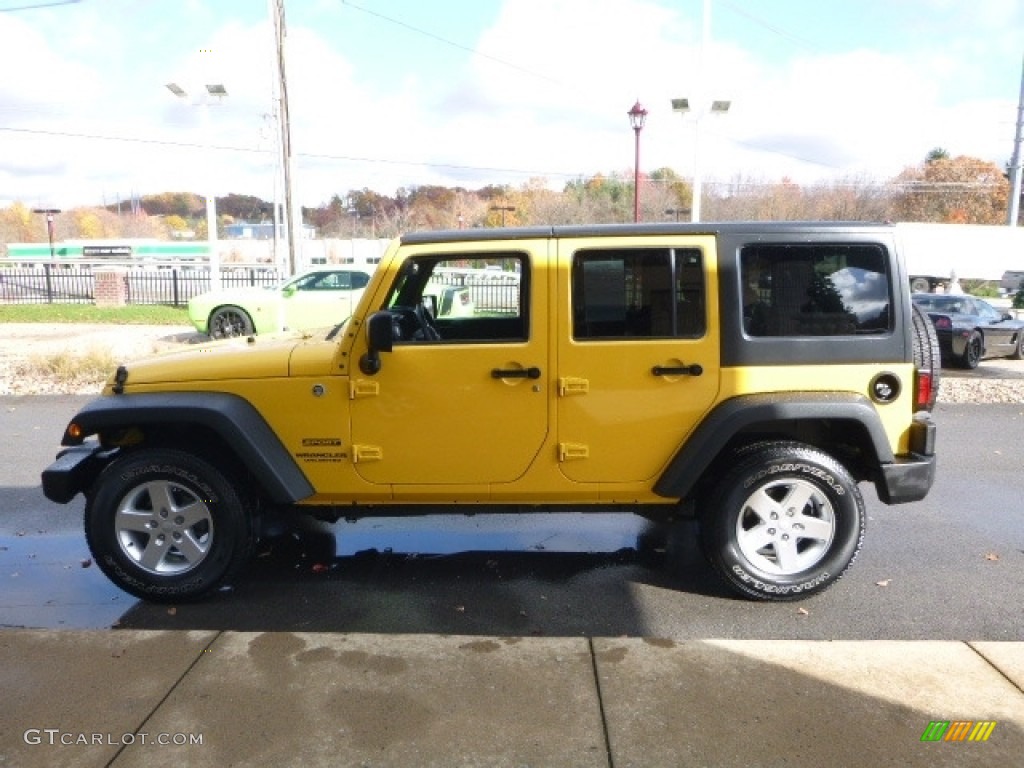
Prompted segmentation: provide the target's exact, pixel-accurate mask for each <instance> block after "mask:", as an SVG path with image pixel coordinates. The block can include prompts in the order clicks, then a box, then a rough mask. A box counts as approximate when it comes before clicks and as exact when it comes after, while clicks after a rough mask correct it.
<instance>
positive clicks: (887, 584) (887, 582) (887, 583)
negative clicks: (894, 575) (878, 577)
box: [875, 579, 892, 587]
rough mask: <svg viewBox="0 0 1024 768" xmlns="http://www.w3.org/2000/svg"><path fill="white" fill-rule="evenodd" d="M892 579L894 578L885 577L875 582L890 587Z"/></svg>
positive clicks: (880, 585)
mask: <svg viewBox="0 0 1024 768" xmlns="http://www.w3.org/2000/svg"><path fill="white" fill-rule="evenodd" d="M890 581H892V579H883V580H882V581H876V582H875V584H876V585H878V586H879V587H888V586H889V582H890Z"/></svg>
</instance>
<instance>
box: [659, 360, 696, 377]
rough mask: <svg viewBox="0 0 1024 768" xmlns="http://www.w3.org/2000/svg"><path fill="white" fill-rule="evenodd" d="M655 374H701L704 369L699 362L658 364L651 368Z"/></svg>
mask: <svg viewBox="0 0 1024 768" xmlns="http://www.w3.org/2000/svg"><path fill="white" fill-rule="evenodd" d="M651 373H653V374H654V375H655V376H700V375H701V374H702V373H704V369H703V368H702V367H701V366H699V365H698V364H697V363H694V364H693V365H656V366H654V367H653V368H651Z"/></svg>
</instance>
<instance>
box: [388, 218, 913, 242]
mask: <svg viewBox="0 0 1024 768" xmlns="http://www.w3.org/2000/svg"><path fill="white" fill-rule="evenodd" d="M892 228H893V225H892V224H889V223H882V222H865V221H723V222H701V223H696V224H692V223H683V222H661V223H657V224H567V225H559V226H546V227H508V228H501V227H496V228H487V229H483V228H480V229H441V230H423V231H419V232H408V233H406V234H404V235H402V238H401V241H402V243H408V244H425V243H457V242H469V241H474V240H477V241H479V240H536V239H542V238H570V237H629V236H634V235H724V234H733V235H751V234H761V235H769V234H785V233H787V232H791V233H794V234H796V233H803V234H811V233H816V232H833V233H838V232H851V231H865V230H872V229H874V230H878V229H892Z"/></svg>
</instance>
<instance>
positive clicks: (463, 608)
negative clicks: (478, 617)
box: [455, 605, 466, 613]
mask: <svg viewBox="0 0 1024 768" xmlns="http://www.w3.org/2000/svg"><path fill="white" fill-rule="evenodd" d="M455 610H456V611H457V612H459V613H465V612H466V606H464V605H456V606H455Z"/></svg>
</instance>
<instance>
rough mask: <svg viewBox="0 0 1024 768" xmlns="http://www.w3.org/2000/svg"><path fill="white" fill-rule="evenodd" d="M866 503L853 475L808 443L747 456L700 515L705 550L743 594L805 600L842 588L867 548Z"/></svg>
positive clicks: (777, 446)
mask: <svg viewBox="0 0 1024 768" xmlns="http://www.w3.org/2000/svg"><path fill="white" fill-rule="evenodd" d="M865 519H866V515H865V511H864V499H863V497H862V496H861V494H860V490H859V489H858V488H857V484H856V482H855V481H854V480H853V478H852V477H851V476H850V474H849V472H847V471H846V469H845V468H843V467H842V465H840V464H839V463H838V462H836V461H835V460H834V459H832V458H831V457H830V456H828V455H827V454H825V453H822V452H821V451H819V450H817V449H815V448H811V447H810V446H807V445H803V444H801V443H790V442H781V443H765V444H762V445H760V446H758V447H757V448H755V449H753V450H752V451H751V452H749V453H747V454H744V453H741V454H740V458H739V463H738V464H737V465H736V466H735V467H734V468H733V469H732V470H730V471H729V472H727V473H726V475H725V476H724V477H723V478H722V480H721V481H720V482H719V484H718V485H717V486H716V487H715V489H714V490H713V491H712V493H711V494H710V496H709V497H708V503H707V505H706V507H705V508H704V509H703V510H702V513H701V544H702V545H703V548H704V553H705V555H706V556H707V558H708V560H709V561H710V562H711V564H712V566H714V568H715V569H716V570H717V571H718V572H719V573H720V574H721V575H722V576H723V577H724V579H725V580H726V581H727V582H728V583H729V584H730V586H732V587H733V588H734V589H735V590H736V591H738V592H739V593H741V594H742V595H744V596H746V597H752V598H756V599H759V600H776V601H784V600H798V599H800V598H803V597H807V596H809V595H812V594H816V593H818V592H821V591H823V590H825V589H826V588H828V587H829V586H831V585H832V584H834V583H835V582H836V581H838V580H839V579H840V578H841V577H842V575H843V574H844V573H845V572H846V570H847V569H848V568H849V567H850V565H851V564H852V563H853V561H854V559H855V558H856V557H857V553H858V552H859V551H860V547H861V544H862V542H863V540H864V527H865Z"/></svg>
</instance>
